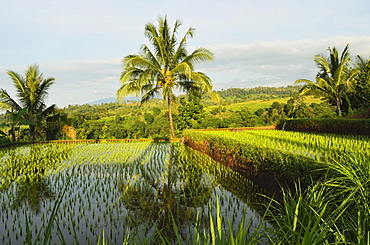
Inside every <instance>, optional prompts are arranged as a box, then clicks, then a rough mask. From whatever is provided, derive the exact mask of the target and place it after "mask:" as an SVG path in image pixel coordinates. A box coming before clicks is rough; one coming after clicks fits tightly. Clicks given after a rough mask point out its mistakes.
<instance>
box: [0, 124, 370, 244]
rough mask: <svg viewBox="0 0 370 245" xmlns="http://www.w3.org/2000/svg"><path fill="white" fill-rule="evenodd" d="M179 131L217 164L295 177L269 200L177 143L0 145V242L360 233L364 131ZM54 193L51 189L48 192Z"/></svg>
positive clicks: (264, 239) (366, 165)
mask: <svg viewBox="0 0 370 245" xmlns="http://www.w3.org/2000/svg"><path fill="white" fill-rule="evenodd" d="M190 139H191V140H192V143H193V146H196V144H195V143H198V144H199V145H200V146H203V147H204V149H205V148H206V146H207V147H208V148H210V149H212V152H214V153H217V154H216V155H217V156H219V157H220V159H221V162H223V160H226V162H227V161H228V160H230V159H231V162H233V163H240V164H244V163H245V161H244V160H249V162H247V163H253V166H254V167H256V169H255V170H256V171H257V172H258V171H268V172H270V173H272V174H273V175H275V176H276V177H278V178H279V175H280V177H281V176H283V177H284V178H286V177H287V176H295V177H294V178H291V179H293V180H294V181H295V185H296V186H297V188H296V191H294V192H291V191H290V190H289V189H286V190H284V191H283V195H282V198H281V199H280V198H278V199H273V198H272V197H270V193H269V191H268V190H265V189H263V188H261V187H259V186H258V185H256V184H254V183H253V182H252V181H250V180H248V179H246V178H244V177H242V176H241V175H240V174H238V173H237V172H235V171H233V170H232V168H233V166H232V165H230V168H228V167H225V166H223V165H221V164H219V163H217V162H216V161H214V160H213V159H212V158H210V157H209V156H207V155H205V154H202V153H200V152H198V151H195V150H193V149H191V148H189V147H187V146H185V145H183V144H180V143H151V142H137V143H101V144H73V145H68V144H34V145H24V146H20V147H16V148H5V149H2V150H1V151H0V154H1V155H0V157H1V165H0V170H1V171H0V173H1V176H0V179H1V189H2V195H1V199H0V205H1V207H2V212H1V213H0V220H1V222H0V233H1V234H3V235H2V237H1V238H0V239H1V240H0V241H1V242H2V243H3V244H9V243H20V242H22V241H25V240H26V239H27V243H28V244H37V243H40V242H42V241H45V240H43V239H48V241H51V243H55V242H57V243H64V242H65V243H66V244H71V243H73V242H75V243H77V241H79V242H80V243H86V242H91V243H92V244H96V243H100V244H101V243H102V242H109V243H110V244H137V243H140V244H176V243H187V244H338V243H339V244H367V242H368V241H369V239H370V232H369V230H370V227H369V224H370V209H369V208H370V207H369V206H368V203H369V197H370V191H369V190H370V186H369V181H368V180H369V178H370V162H369V152H370V151H369V148H370V146H369V144H370V143H369V140H368V138H367V137H360V136H338V135H324V134H322V135H321V134H320V135H315V134H308V133H294V132H286V131H276V130H253V131H244V132H241V131H239V132H230V131H217V132H215V131H213V132H211V131H203V132H202V131H185V143H187V144H189V142H190ZM213 139H216V140H214V141H212V140H213ZM206 142H207V144H208V145H206ZM190 143H191V142H190ZM199 145H198V146H199ZM198 148H199V147H198ZM204 149H203V150H204ZM235 153H236V154H235ZM236 156H239V157H240V158H237V157H236ZM240 160H241V161H240ZM297 166H298V167H297ZM315 171H316V172H319V173H320V174H314V173H315ZM311 178H314V181H313V182H310V180H311ZM300 183H304V186H305V188H302V187H300ZM307 183H308V184H307ZM307 186H308V187H307ZM293 189H294V188H293ZM58 193H62V194H63V198H61V195H58V197H57V194H58ZM58 206H59V207H58ZM55 207H58V209H55ZM50 217H52V218H51V219H50ZM50 221H51V222H50ZM50 224H52V225H50ZM49 236H50V238H49ZM45 237H47V238H45Z"/></svg>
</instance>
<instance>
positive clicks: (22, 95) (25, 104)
mask: <svg viewBox="0 0 370 245" xmlns="http://www.w3.org/2000/svg"><path fill="white" fill-rule="evenodd" d="M7 74H8V75H9V76H10V78H11V79H12V81H13V84H14V86H15V89H16V92H17V94H16V96H17V97H18V99H19V102H17V101H16V100H14V99H13V98H12V97H11V96H10V95H9V94H8V92H7V91H6V90H5V89H0V107H1V108H2V109H8V110H11V111H13V112H14V113H18V112H19V111H21V110H22V109H24V108H27V110H26V112H25V113H24V114H23V118H24V119H25V120H26V121H28V125H29V129H30V139H31V141H34V140H35V137H36V129H37V127H40V126H41V125H42V123H43V122H44V120H45V118H46V117H47V116H48V115H50V114H51V113H52V112H53V111H54V109H55V104H53V105H51V106H49V107H47V106H46V105H45V102H44V101H45V99H46V97H47V95H48V90H49V88H50V86H51V85H53V84H54V80H55V78H53V77H50V78H46V79H44V78H43V77H42V75H43V74H42V73H40V71H39V67H38V65H31V66H29V67H28V68H27V69H26V72H25V75H26V76H25V77H22V76H21V75H20V74H18V73H16V72H14V71H8V72H7Z"/></svg>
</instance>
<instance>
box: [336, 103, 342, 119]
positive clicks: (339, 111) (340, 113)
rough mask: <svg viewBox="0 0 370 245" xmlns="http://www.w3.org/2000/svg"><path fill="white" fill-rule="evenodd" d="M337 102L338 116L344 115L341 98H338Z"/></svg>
mask: <svg viewBox="0 0 370 245" xmlns="http://www.w3.org/2000/svg"><path fill="white" fill-rule="evenodd" d="M336 103H337V111H338V116H340V117H341V116H342V110H341V108H340V104H341V103H340V99H336Z"/></svg>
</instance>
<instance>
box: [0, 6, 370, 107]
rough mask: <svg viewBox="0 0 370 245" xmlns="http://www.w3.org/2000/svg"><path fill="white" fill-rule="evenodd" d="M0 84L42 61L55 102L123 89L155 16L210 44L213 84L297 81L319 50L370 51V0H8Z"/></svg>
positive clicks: (204, 67) (1, 19)
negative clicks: (129, 61)
mask: <svg viewBox="0 0 370 245" xmlns="http://www.w3.org/2000/svg"><path fill="white" fill-rule="evenodd" d="M0 10H1V15H0V33H1V38H0V87H1V88H4V89H6V90H7V91H8V92H9V93H10V94H12V95H13V96H14V90H13V85H12V83H11V80H10V78H9V77H8V75H7V74H6V72H7V71H8V70H13V71H16V72H18V73H21V74H24V71H25V69H26V67H27V66H28V65H31V64H38V65H39V66H40V70H41V71H42V72H43V73H44V77H55V78H56V79H57V80H56V83H55V85H53V86H52V87H51V89H50V92H49V98H48V101H47V103H48V104H57V106H59V107H64V106H67V105H68V104H84V103H88V102H92V101H95V100H99V99H103V98H108V97H115V93H116V91H117V89H118V88H119V86H120V83H119V76H120V73H121V71H122V67H121V60H122V58H123V57H124V56H126V55H128V54H134V53H137V52H138V51H139V48H140V45H141V44H144V43H145V44H149V43H148V40H147V39H146V38H145V36H144V26H145V23H147V22H153V23H156V21H157V17H158V16H164V15H167V16H168V19H169V21H170V23H174V22H175V20H176V19H181V20H182V21H183V25H182V28H181V29H180V31H179V35H180V36H182V35H183V33H184V32H185V31H186V29H187V28H189V27H195V28H196V33H195V36H194V38H193V39H191V40H189V42H188V49H189V51H192V50H193V49H195V48H197V47H200V46H202V47H206V48H208V49H210V50H211V51H212V52H213V53H214V54H215V61H213V62H207V63H202V64H199V65H198V66H197V67H196V70H198V71H202V72H205V73H206V74H207V75H208V76H210V77H211V79H212V81H213V85H214V89H216V90H220V89H226V88H230V87H240V88H250V87H256V86H283V85H284V86H285V85H291V84H293V82H294V81H295V80H297V79H300V78H307V79H314V76H315V74H316V72H317V69H316V67H315V64H314V62H313V57H314V55H316V54H318V53H323V54H327V53H328V51H327V48H328V47H333V46H335V47H337V48H338V49H339V50H340V51H341V50H343V48H344V46H345V45H346V44H347V43H349V44H350V52H351V54H352V56H356V55H361V56H363V57H365V58H370V34H369V27H370V16H369V14H368V13H369V12H370V1H368V0H352V1H348V0H345V1H344V0H311V1H300V0H259V1H250V0H244V1H243V0H228V1H221V0H212V1H209V0H197V1H194V0H188V1H177V0H172V1H161V0H158V1H153V0H151V1H149V0H145V1H139V0H138V1H126V0H63V1H61V0H32V1H29V0H12V1H5V0H1V1H0Z"/></svg>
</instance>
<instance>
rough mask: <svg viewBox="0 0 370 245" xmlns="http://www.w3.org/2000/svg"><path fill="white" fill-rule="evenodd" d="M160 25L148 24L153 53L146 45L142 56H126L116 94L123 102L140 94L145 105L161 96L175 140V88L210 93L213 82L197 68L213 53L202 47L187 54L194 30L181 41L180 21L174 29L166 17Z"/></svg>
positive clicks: (159, 21)
mask: <svg viewBox="0 0 370 245" xmlns="http://www.w3.org/2000/svg"><path fill="white" fill-rule="evenodd" d="M158 24H159V26H158V27H156V26H155V25H154V24H152V23H148V24H146V25H145V35H146V37H147V38H148V39H149V42H150V43H151V44H152V46H153V50H151V49H150V48H149V47H148V46H147V45H145V44H144V45H142V47H141V50H140V51H141V52H140V54H133V55H128V56H126V57H124V59H123V61H122V63H123V67H124V70H123V72H122V74H121V83H122V86H121V87H120V88H119V89H118V91H117V95H118V99H120V100H122V99H123V98H124V97H125V96H128V95H130V94H137V95H141V96H142V98H141V103H143V102H146V101H148V100H149V99H151V98H153V97H155V96H158V95H160V94H162V97H163V100H164V101H165V102H166V103H167V108H168V115H169V120H170V129H171V135H172V137H175V129H174V123H173V119H172V102H174V100H175V94H174V89H179V90H180V91H183V92H186V93H188V92H211V91H212V82H211V79H210V78H209V77H208V76H206V75H205V74H204V73H202V72H195V71H194V65H195V64H196V63H198V62H201V61H208V60H213V53H211V52H210V51H209V50H208V49H205V48H202V47H201V48H198V49H196V50H194V51H193V52H192V53H191V54H188V52H187V50H186V44H187V40H188V38H192V37H193V35H194V28H189V29H188V30H187V32H186V33H185V35H184V37H183V38H182V39H181V40H180V41H179V42H178V40H177V37H176V34H177V31H178V28H179V27H180V26H181V21H179V20H177V21H176V22H175V26H174V28H173V29H172V30H171V29H170V27H169V25H168V21H167V17H165V18H164V19H163V18H159V19H158Z"/></svg>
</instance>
